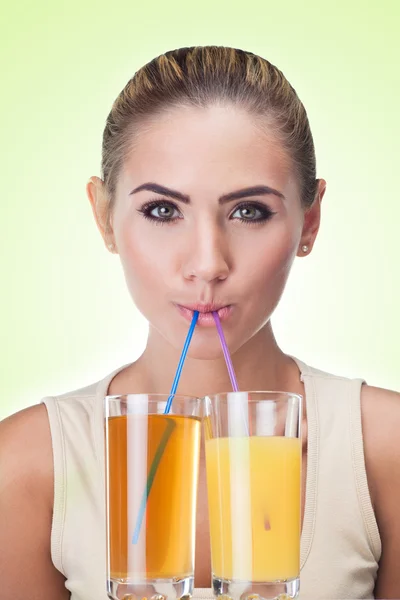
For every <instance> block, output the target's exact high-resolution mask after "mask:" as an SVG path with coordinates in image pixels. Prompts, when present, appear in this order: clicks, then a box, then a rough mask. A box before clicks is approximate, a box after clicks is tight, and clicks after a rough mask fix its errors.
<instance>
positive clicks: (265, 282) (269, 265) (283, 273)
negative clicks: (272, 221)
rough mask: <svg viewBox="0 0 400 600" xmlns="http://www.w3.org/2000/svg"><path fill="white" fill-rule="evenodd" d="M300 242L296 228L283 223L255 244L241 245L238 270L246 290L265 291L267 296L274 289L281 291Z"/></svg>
mask: <svg viewBox="0 0 400 600" xmlns="http://www.w3.org/2000/svg"><path fill="white" fill-rule="evenodd" d="M299 239H300V238H299V234H298V232H297V231H296V230H295V229H293V228H292V227H287V226H284V225H283V224H282V225H279V226H276V227H271V228H269V229H268V230H266V231H265V232H263V233H262V236H260V238H259V240H258V243H257V244H256V245H252V244H248V245H247V246H244V247H243V249H242V250H241V252H240V257H241V258H240V260H241V262H242V265H241V269H240V270H241V273H242V277H243V280H246V282H247V285H248V286H249V288H251V287H253V289H255V288H258V289H264V288H265V289H266V290H267V293H269V294H271V292H273V291H274V288H276V287H278V288H281V287H282V286H283V285H284V284H285V281H286V279H287V277H288V275H289V272H290V269H291V266H292V264H293V260H294V258H295V256H296V253H297V247H298V243H299ZM243 283H244V281H243ZM244 287H245V286H244ZM276 291H278V290H276Z"/></svg>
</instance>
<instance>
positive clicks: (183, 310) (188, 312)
mask: <svg viewBox="0 0 400 600" xmlns="http://www.w3.org/2000/svg"><path fill="white" fill-rule="evenodd" d="M176 307H177V309H178V310H179V312H180V314H181V315H182V316H183V317H184V318H185V319H186V320H187V321H192V319H193V313H194V311H195V310H197V311H198V312H199V318H198V319H197V324H198V325H202V326H203V327H215V321H214V316H213V314H212V313H213V312H217V313H218V316H219V318H220V321H226V320H227V319H228V318H229V317H230V315H231V314H232V310H233V306H232V304H226V305H225V306H221V304H186V305H185V306H183V305H182V304H176Z"/></svg>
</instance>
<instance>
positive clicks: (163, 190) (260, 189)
mask: <svg viewBox="0 0 400 600" xmlns="http://www.w3.org/2000/svg"><path fill="white" fill-rule="evenodd" d="M144 190H147V191H149V192H154V193H155V194H160V195H162V196H167V197H168V198H174V200H179V201H180V202H183V203H184V204H190V196H187V195H186V194H182V193H181V192H177V191H176V190H171V189H169V188H167V187H165V186H163V185H159V184H158V183H150V182H149V183H143V184H142V185H139V187H137V188H135V189H134V190H132V191H131V192H129V196H131V195H132V194H137V193H138V192H142V191H144ZM265 195H273V196H277V197H278V198H281V199H282V200H285V196H284V195H283V194H282V193H281V192H279V191H278V190H275V189H274V188H272V187H269V186H268V185H256V186H253V187H248V188H243V189H241V190H236V191H235V192H230V193H229V194H224V195H223V196H221V197H220V198H219V203H220V204H226V203H227V202H232V200H240V199H241V198H251V197H253V196H265Z"/></svg>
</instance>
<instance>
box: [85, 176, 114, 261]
mask: <svg viewBox="0 0 400 600" xmlns="http://www.w3.org/2000/svg"><path fill="white" fill-rule="evenodd" d="M86 194H87V196H88V198H89V202H90V204H91V207H92V211H93V216H94V218H95V221H96V225H97V227H98V229H99V231H100V233H101V236H102V238H103V241H104V243H105V245H106V248H107V250H109V252H112V253H113V254H115V253H116V251H117V250H116V245H115V241H114V234H113V231H112V226H111V222H110V215H109V211H110V209H109V204H110V203H109V198H108V195H107V192H106V189H105V186H104V182H103V181H102V180H101V179H100V177H95V176H94V177H91V178H90V179H89V181H88V183H87V184H86Z"/></svg>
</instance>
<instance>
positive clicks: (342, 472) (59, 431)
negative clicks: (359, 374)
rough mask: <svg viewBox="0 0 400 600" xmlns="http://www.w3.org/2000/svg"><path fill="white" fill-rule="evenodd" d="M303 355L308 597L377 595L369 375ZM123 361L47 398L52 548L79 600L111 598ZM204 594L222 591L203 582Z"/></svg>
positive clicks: (304, 585) (303, 590) (303, 586)
mask: <svg viewBox="0 0 400 600" xmlns="http://www.w3.org/2000/svg"><path fill="white" fill-rule="evenodd" d="M295 360H296V363H297V364H298V366H299V369H300V372H301V379H302V381H303V382H304V385H305V397H306V406H307V417H308V461H307V479H306V502H305V513H304V523H303V531H302V535H301V575H300V599H301V600H325V599H336V600H337V599H343V598H346V599H350V598H356V599H358V600H360V599H364V598H373V589H374V583H375V579H376V575H377V569H378V561H379V559H380V555H381V540H380V537H379V532H378V527H377V523H376V520H375V515H374V511H373V508H372V505H371V499H370V495H369V491H368V485H367V477H366V471H365V462H364V451H363V439H362V430H361V412H360V388H361V385H362V383H363V381H362V380H359V379H354V380H351V379H345V378H342V377H336V376H333V375H329V374H328V373H323V372H321V371H318V370H316V369H312V368H310V367H308V366H306V365H305V364H303V363H302V362H300V361H298V360H297V359H295ZM122 368H124V367H122ZM122 368H121V369H118V370H117V371H115V372H113V373H111V374H110V375H109V376H108V377H106V378H105V379H104V380H102V381H100V382H99V383H97V384H94V385H91V386H89V387H86V388H83V389H80V390H78V391H75V392H71V393H68V394H64V395H62V396H57V397H47V398H44V399H43V400H42V402H43V403H44V404H45V405H46V408H47V411H48V416H49V421H50V428H51V436H52V445H53V456H54V511H53V523H52V531H51V554H52V560H53V563H54V565H55V567H56V568H57V569H58V570H59V571H61V573H63V574H64V576H65V577H66V584H65V585H66V587H67V588H68V589H69V590H70V591H71V600H107V594H106V591H105V579H106V534H105V492H104V485H105V461H104V416H103V398H104V396H105V395H106V394H107V390H108V386H109V384H110V382H111V380H112V379H113V377H114V376H115V375H116V373H117V372H118V371H120V370H122ZM195 596H197V597H201V598H212V593H211V590H208V589H198V590H196V592H195Z"/></svg>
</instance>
